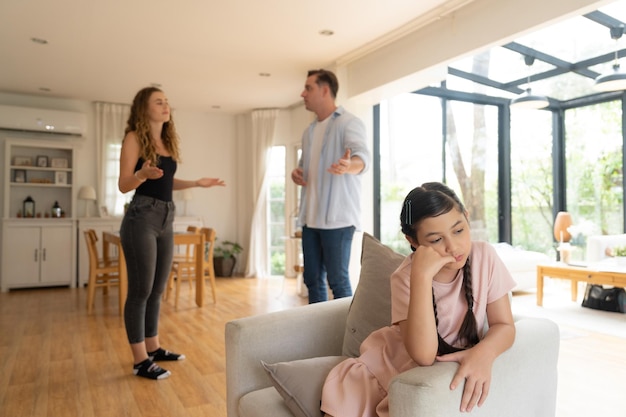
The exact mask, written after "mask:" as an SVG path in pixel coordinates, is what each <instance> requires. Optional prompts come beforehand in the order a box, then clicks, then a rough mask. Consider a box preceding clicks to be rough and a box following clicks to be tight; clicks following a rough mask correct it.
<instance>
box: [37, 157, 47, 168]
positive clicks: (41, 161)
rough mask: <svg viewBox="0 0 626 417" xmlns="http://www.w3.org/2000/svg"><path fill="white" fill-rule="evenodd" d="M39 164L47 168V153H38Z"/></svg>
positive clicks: (40, 166)
mask: <svg viewBox="0 0 626 417" xmlns="http://www.w3.org/2000/svg"><path fill="white" fill-rule="evenodd" d="M37 166H38V167H39V168H47V167H48V157H47V156H46V155H38V156H37Z"/></svg>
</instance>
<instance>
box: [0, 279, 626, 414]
mask: <svg viewBox="0 0 626 417" xmlns="http://www.w3.org/2000/svg"><path fill="white" fill-rule="evenodd" d="M217 293H218V302H217V304H212V303H210V302H209V303H208V304H207V305H205V306H204V307H202V308H197V307H196V306H195V305H194V303H193V296H192V293H191V292H190V291H189V290H188V289H187V287H183V290H182V291H181V299H180V302H179V309H178V311H175V310H174V308H173V300H169V301H167V302H164V304H163V308H162V315H161V326H160V335H161V341H162V344H163V347H165V348H166V349H170V350H174V351H177V352H183V353H185V355H186V356H187V359H186V360H185V361H182V362H176V363H168V364H167V366H166V368H167V369H169V370H171V371H172V376H171V377H170V378H168V379H166V380H162V381H150V380H145V379H143V378H138V377H135V376H133V375H132V373H131V369H132V358H131V354H130V350H129V347H128V343H127V341H126V333H125V331H124V323H123V320H122V319H121V318H120V317H119V315H118V305H117V297H116V296H117V292H116V290H113V291H112V292H111V293H110V294H109V295H107V296H103V295H102V294H101V293H99V294H98V295H97V297H96V306H95V310H94V312H95V313H94V314H93V315H91V316H87V314H86V309H85V300H86V290H85V289H68V288H61V289H42V290H22V291H12V292H9V293H4V294H0V416H2V417H4V416H7V417H8V416H11V417H14V416H15V417H22V416H24V417H26V416H29V417H30V416H33V417H40V416H41V417H42V416H49V417H52V416H54V417H66V416H67V417H70V416H72V417H74V416H81V417H91V416H93V417H104V416H111V417H113V416H114V417H120V416H133V417H148V416H150V417H154V416H164V417H165V416H167V417H172V416H175V417H186V416H190V417H191V416H193V417H195V416H211V417H225V416H226V385H225V369H224V324H225V323H226V322H227V321H229V320H232V319H234V318H238V317H244V316H249V315H254V314H261V313H265V312H269V311H277V310H282V309H286V308H290V307H294V306H298V305H302V304H305V303H306V300H304V299H302V298H300V297H299V296H297V295H296V291H295V280H293V279H285V280H280V279H275V280H256V279H242V278H232V279H228V278H220V279H218V280H217ZM209 299H210V297H209ZM570 330H572V331H574V334H576V337H568V338H564V339H563V340H562V341H561V354H560V358H559V378H560V380H559V396H558V411H557V416H559V417H575V416H589V415H602V416H609V417H611V416H624V415H626V411H625V410H626V406H625V405H624V403H623V401H622V400H621V399H622V397H623V394H624V392H626V383H625V382H624V381H626V354H625V352H626V349H625V346H626V339H622V338H619V337H612V336H608V335H601V334H592V333H589V332H580V331H578V332H577V331H575V329H570ZM570 333H571V331H570ZM537 349H541V346H537Z"/></svg>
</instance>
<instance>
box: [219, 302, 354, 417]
mask: <svg viewBox="0 0 626 417" xmlns="http://www.w3.org/2000/svg"><path fill="white" fill-rule="evenodd" d="M351 300H352V299H351V298H341V299H338V300H332V301H327V302H324V303H316V304H310V305H306V306H302V307H296V308H292V309H289V310H284V311H278V312H274V313H268V314H262V315H258V316H253V317H246V318H242V319H238V320H233V321H230V322H228V323H226V390H227V392H226V397H227V413H228V416H229V417H235V416H237V415H238V412H237V405H238V403H239V400H240V398H241V397H242V396H243V395H245V394H247V393H248V392H251V391H255V390H258V389H262V388H266V387H269V386H271V382H270V379H269V378H268V376H267V374H266V373H265V370H264V369H263V367H262V366H261V361H265V362H267V363H276V362H286V361H293V360H297V359H307V358H315V357H320V356H338V355H341V351H342V346H343V335H344V331H345V327H346V318H347V316H348V310H349V308H350V302H351Z"/></svg>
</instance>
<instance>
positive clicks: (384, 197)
mask: <svg viewBox="0 0 626 417" xmlns="http://www.w3.org/2000/svg"><path fill="white" fill-rule="evenodd" d="M379 108H380V194H381V204H380V230H381V241H382V242H383V243H385V244H386V245H388V246H390V247H392V248H393V249H395V250H396V251H398V252H400V253H404V254H407V253H408V252H409V251H410V247H409V245H408V243H407V242H406V239H405V238H404V235H402V233H401V232H400V210H401V208H402V202H403V201H404V197H405V196H406V195H407V194H408V193H409V191H411V190H412V189H413V188H415V187H416V186H418V185H420V184H422V183H424V182H428V181H441V180H442V178H443V163H442V161H443V151H442V143H443V140H442V129H441V120H442V118H441V99H439V98H436V97H429V96H424V95H418V94H402V95H399V96H397V97H395V98H393V99H391V100H386V101H384V102H382V103H381V104H380V107H379Z"/></svg>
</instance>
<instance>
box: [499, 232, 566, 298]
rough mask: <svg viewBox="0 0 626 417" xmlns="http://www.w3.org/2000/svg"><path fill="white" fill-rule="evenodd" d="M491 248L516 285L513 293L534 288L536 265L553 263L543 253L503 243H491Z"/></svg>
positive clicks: (552, 260) (535, 285)
mask: <svg viewBox="0 0 626 417" xmlns="http://www.w3.org/2000/svg"><path fill="white" fill-rule="evenodd" d="M492 246H493V247H494V248H495V249H496V252H497V253H498V256H499V257H500V259H502V261H503V262H504V265H506V267H507V269H508V270H509V272H510V273H511V275H512V276H513V279H514V280H515V282H516V283H517V285H516V286H515V288H514V289H513V291H514V292H515V291H525V290H530V289H533V288H536V287H537V265H539V264H546V263H550V262H554V259H551V258H550V257H549V256H548V255H546V254H545V253H540V252H533V251H528V250H524V249H520V248H516V247H513V246H511V245H509V244H508V243H505V242H500V243H492Z"/></svg>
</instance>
